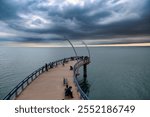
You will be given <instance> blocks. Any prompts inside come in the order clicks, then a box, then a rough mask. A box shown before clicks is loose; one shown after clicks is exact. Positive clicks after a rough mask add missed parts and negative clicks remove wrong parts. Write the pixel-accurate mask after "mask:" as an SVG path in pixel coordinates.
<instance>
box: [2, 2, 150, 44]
mask: <svg viewBox="0 0 150 117" xmlns="http://www.w3.org/2000/svg"><path fill="white" fill-rule="evenodd" d="M149 6H150V1H149V0H1V1H0V41H23V42H43V41H48V40H57V39H61V38H63V36H67V37H68V38H69V39H76V40H77V39H88V40H92V39H93V40H101V39H110V38H129V37H137V36H140V37H143V36H150V32H149V30H150V7H149ZM127 40H128V41H129V42H130V40H129V39H127ZM138 40H139V39H138ZM141 41H142V39H141ZM141 41H140V42H141ZM144 41H145V40H144ZM147 41H148V42H149V39H146V42H147ZM125 42H126V41H125ZM135 42H136V41H135Z"/></svg>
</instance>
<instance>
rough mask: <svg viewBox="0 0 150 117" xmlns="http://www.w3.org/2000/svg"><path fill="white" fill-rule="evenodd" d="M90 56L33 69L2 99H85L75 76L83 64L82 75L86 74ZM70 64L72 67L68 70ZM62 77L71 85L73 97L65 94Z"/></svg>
mask: <svg viewBox="0 0 150 117" xmlns="http://www.w3.org/2000/svg"><path fill="white" fill-rule="evenodd" d="M89 63H90V58H89V57H87V56H76V57H69V58H64V59H61V60H58V61H54V62H50V63H48V64H46V65H44V66H42V67H41V68H39V69H38V70H36V71H34V72H33V73H32V74H30V75H29V76H28V77H26V78H25V79H24V80H23V81H21V82H20V83H19V84H18V85H17V86H16V87H15V88H14V89H13V90H12V91H11V92H10V93H9V94H8V95H7V96H6V97H5V98H4V100H10V99H16V100H80V99H84V100H87V99H88V97H87V95H86V94H85V93H84V92H83V91H82V89H81V87H80V85H79V83H78V81H77V76H78V75H79V68H80V67H81V66H83V71H85V72H84V73H83V75H84V76H87V64H89ZM70 66H72V67H73V69H72V70H70ZM64 79H67V83H68V85H69V86H72V92H73V98H70V97H68V96H65V88H66V86H65V84H64Z"/></svg>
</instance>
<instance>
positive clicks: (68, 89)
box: [65, 86, 73, 98]
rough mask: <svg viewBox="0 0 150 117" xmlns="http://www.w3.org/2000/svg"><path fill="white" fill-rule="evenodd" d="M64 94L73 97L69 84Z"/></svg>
mask: <svg viewBox="0 0 150 117" xmlns="http://www.w3.org/2000/svg"><path fill="white" fill-rule="evenodd" d="M65 96H70V97H71V98H73V93H72V86H69V88H67V89H66V91H65Z"/></svg>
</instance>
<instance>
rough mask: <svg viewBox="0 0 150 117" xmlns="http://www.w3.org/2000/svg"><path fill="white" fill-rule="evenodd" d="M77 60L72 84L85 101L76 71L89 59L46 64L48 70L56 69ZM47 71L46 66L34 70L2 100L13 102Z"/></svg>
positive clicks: (64, 60) (73, 58)
mask: <svg viewBox="0 0 150 117" xmlns="http://www.w3.org/2000/svg"><path fill="white" fill-rule="evenodd" d="M73 60H77V61H78V62H77V63H76V64H75V65H74V69H73V70H74V83H75V84H76V86H77V90H78V92H79V94H80V98H81V99H84V100H87V99H88V97H87V95H86V94H85V93H84V92H83V91H82V89H81V87H80V85H79V83H78V81H77V77H76V75H77V72H78V69H79V68H80V67H81V66H82V65H83V64H88V63H89V62H90V59H89V57H84V56H75V57H69V58H64V59H61V60H57V61H54V62H50V63H48V64H47V67H48V69H53V68H55V67H57V65H60V64H64V63H67V62H68V61H73ZM46 70H47V68H46V66H45V65H44V66H42V67H40V68H39V69H37V70H35V71H34V72H33V73H31V74H30V75H29V76H27V77H26V78H25V79H24V80H22V81H21V82H20V83H19V84H18V85H17V86H16V87H15V88H13V89H12V90H11V91H10V92H9V93H8V95H6V97H4V98H3V100H13V99H15V98H16V97H17V96H19V94H20V93H21V92H22V91H23V90H24V89H25V88H26V87H27V86H28V85H29V84H31V83H32V82H33V81H34V80H35V79H36V78H38V76H39V75H41V74H42V73H44V72H45V71H46Z"/></svg>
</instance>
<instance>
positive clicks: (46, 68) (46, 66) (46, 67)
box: [45, 63, 48, 71]
mask: <svg viewBox="0 0 150 117" xmlns="http://www.w3.org/2000/svg"><path fill="white" fill-rule="evenodd" d="M45 70H46V71H48V65H47V63H46V64H45Z"/></svg>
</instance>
